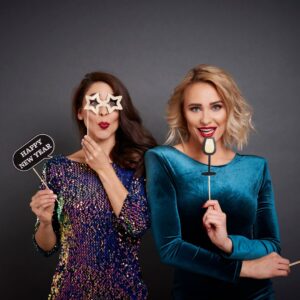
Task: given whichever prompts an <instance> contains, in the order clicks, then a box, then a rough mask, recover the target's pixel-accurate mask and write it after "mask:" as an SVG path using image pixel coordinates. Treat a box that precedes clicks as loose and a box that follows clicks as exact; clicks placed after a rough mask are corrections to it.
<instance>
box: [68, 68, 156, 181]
mask: <svg viewBox="0 0 300 300" xmlns="http://www.w3.org/2000/svg"><path fill="white" fill-rule="evenodd" d="M98 81H101V82H105V83H107V84H108V85H109V86H110V87H111V88H112V90H113V91H114V95H121V96H122V107H123V110H120V114H119V128H118V129H117V132H116V143H115V145H114V147H113V149H112V151H111V153H110V156H111V159H112V161H113V162H115V163H117V164H118V165H120V166H121V167H124V168H130V169H134V170H135V176H141V175H143V174H144V171H145V168H144V154H145V152H146V151H147V150H148V149H150V148H152V147H154V146H156V145H157V143H156V141H155V139H154V138H153V136H152V135H151V134H150V132H149V131H148V130H147V129H146V128H145V127H144V126H143V125H142V119H141V117H140V115H139V113H138V111H137V109H136V108H135V107H134V106H133V104H132V100H131V97H130V95H129V92H128V90H127V88H126V87H125V86H124V84H123V83H122V82H121V81H120V79H118V78H117V77H116V76H114V75H112V74H109V73H105V72H92V73H88V74H86V75H85V76H84V78H83V79H82V81H81V82H80V84H79V86H78V87H77V88H76V89H75V92H74V96H73V117H74V119H75V121H76V123H77V125H78V128H79V132H80V136H81V138H82V137H83V136H84V135H85V134H86V133H87V129H86V127H85V125H84V122H83V121H82V120H79V119H78V118H77V114H78V111H79V110H80V109H81V108H82V102H83V99H84V96H85V94H86V91H87V90H88V89H89V87H90V86H91V85H92V84H93V83H95V82H98Z"/></svg>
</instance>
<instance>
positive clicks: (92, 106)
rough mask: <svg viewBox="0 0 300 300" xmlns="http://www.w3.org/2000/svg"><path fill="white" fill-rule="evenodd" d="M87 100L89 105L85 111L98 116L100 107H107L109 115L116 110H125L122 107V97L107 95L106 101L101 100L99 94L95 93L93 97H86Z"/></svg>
mask: <svg viewBox="0 0 300 300" xmlns="http://www.w3.org/2000/svg"><path fill="white" fill-rule="evenodd" d="M85 99H86V101H87V103H86V105H85V107H84V109H85V110H91V111H92V112H94V113H95V114H96V115H98V114H99V110H100V107H105V108H106V109H107V112H108V113H109V114H110V113H112V112H113V111H115V110H122V109H123V107H122V105H121V100H122V96H113V95H111V94H107V97H106V100H101V98H100V95H99V93H95V94H93V95H91V96H88V95H86V96H85Z"/></svg>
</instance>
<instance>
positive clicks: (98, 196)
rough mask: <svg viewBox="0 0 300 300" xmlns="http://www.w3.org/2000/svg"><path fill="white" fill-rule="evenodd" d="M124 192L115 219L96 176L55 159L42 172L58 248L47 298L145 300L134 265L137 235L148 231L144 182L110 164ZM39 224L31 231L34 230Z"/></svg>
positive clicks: (136, 262)
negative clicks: (52, 206) (51, 196)
mask: <svg viewBox="0 0 300 300" xmlns="http://www.w3.org/2000/svg"><path fill="white" fill-rule="evenodd" d="M113 168H114V170H115V171H116V174H117V176H118V177H119V179H120V180H121V182H122V183H123V185H124V186H125V188H126V189H127V190H128V192H129V193H128V196H127V198H126V199H125V201H124V204H123V207H122V209H121V213H120V215H119V217H116V215H115V214H114V213H113V210H112V208H111V206H110V202H109V199H108V198H107V195H106V192H105V190H104V188H103V185H102V183H101V181H100V180H99V177H98V176H97V174H96V173H95V172H94V171H93V170H92V169H91V168H90V167H89V166H88V165H87V164H83V163H79V162H75V161H72V160H69V159H68V158H66V157H65V156H63V155H57V156H54V157H53V158H52V159H50V160H49V161H48V162H47V163H46V165H45V168H44V171H43V176H44V178H45V179H46V181H47V185H48V187H49V188H50V189H51V190H53V192H54V193H55V194H56V195H57V196H58V203H56V206H55V212H54V215H53V222H52V223H53V228H54V231H55V233H56V236H57V244H56V245H55V247H54V248H53V249H52V250H51V251H49V252H45V251H43V250H42V249H40V248H39V247H38V245H37V244H36V242H35V240H34V242H35V244H36V247H37V248H38V250H39V251H41V252H42V253H43V254H44V255H46V256H49V255H51V254H52V253H54V252H55V251H56V250H58V249H60V254H59V262H58V265H57V267H56V270H55V273H54V276H53V281H52V285H51V291H50V295H49V298H48V299H56V300H62V299H63V300H67V299H68V300H70V299H105V300H109V299H146V298H147V289H146V286H145V284H144V282H143V280H142V278H141V270H140V266H139V260H138V251H139V247H140V241H141V236H142V235H143V233H144V232H145V231H146V229H147V228H148V227H149V212H148V206H147V200H146V197H145V190H144V179H143V178H136V177H134V174H133V173H134V172H133V170H129V169H124V168H121V167H120V166H118V165H117V164H113ZM38 225H39V224H38V222H37V225H36V228H37V227H38Z"/></svg>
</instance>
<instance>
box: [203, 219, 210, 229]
mask: <svg viewBox="0 0 300 300" xmlns="http://www.w3.org/2000/svg"><path fill="white" fill-rule="evenodd" d="M203 226H204V227H205V228H206V229H207V230H210V229H211V225H210V223H209V222H208V221H207V218H203Z"/></svg>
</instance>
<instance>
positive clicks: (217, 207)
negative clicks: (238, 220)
mask: <svg viewBox="0 0 300 300" xmlns="http://www.w3.org/2000/svg"><path fill="white" fill-rule="evenodd" d="M209 206H212V207H213V209H215V210H218V211H222V209H221V206H220V204H219V201H218V200H207V201H206V202H205V203H204V205H203V207H204V208H208V207H209Z"/></svg>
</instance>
